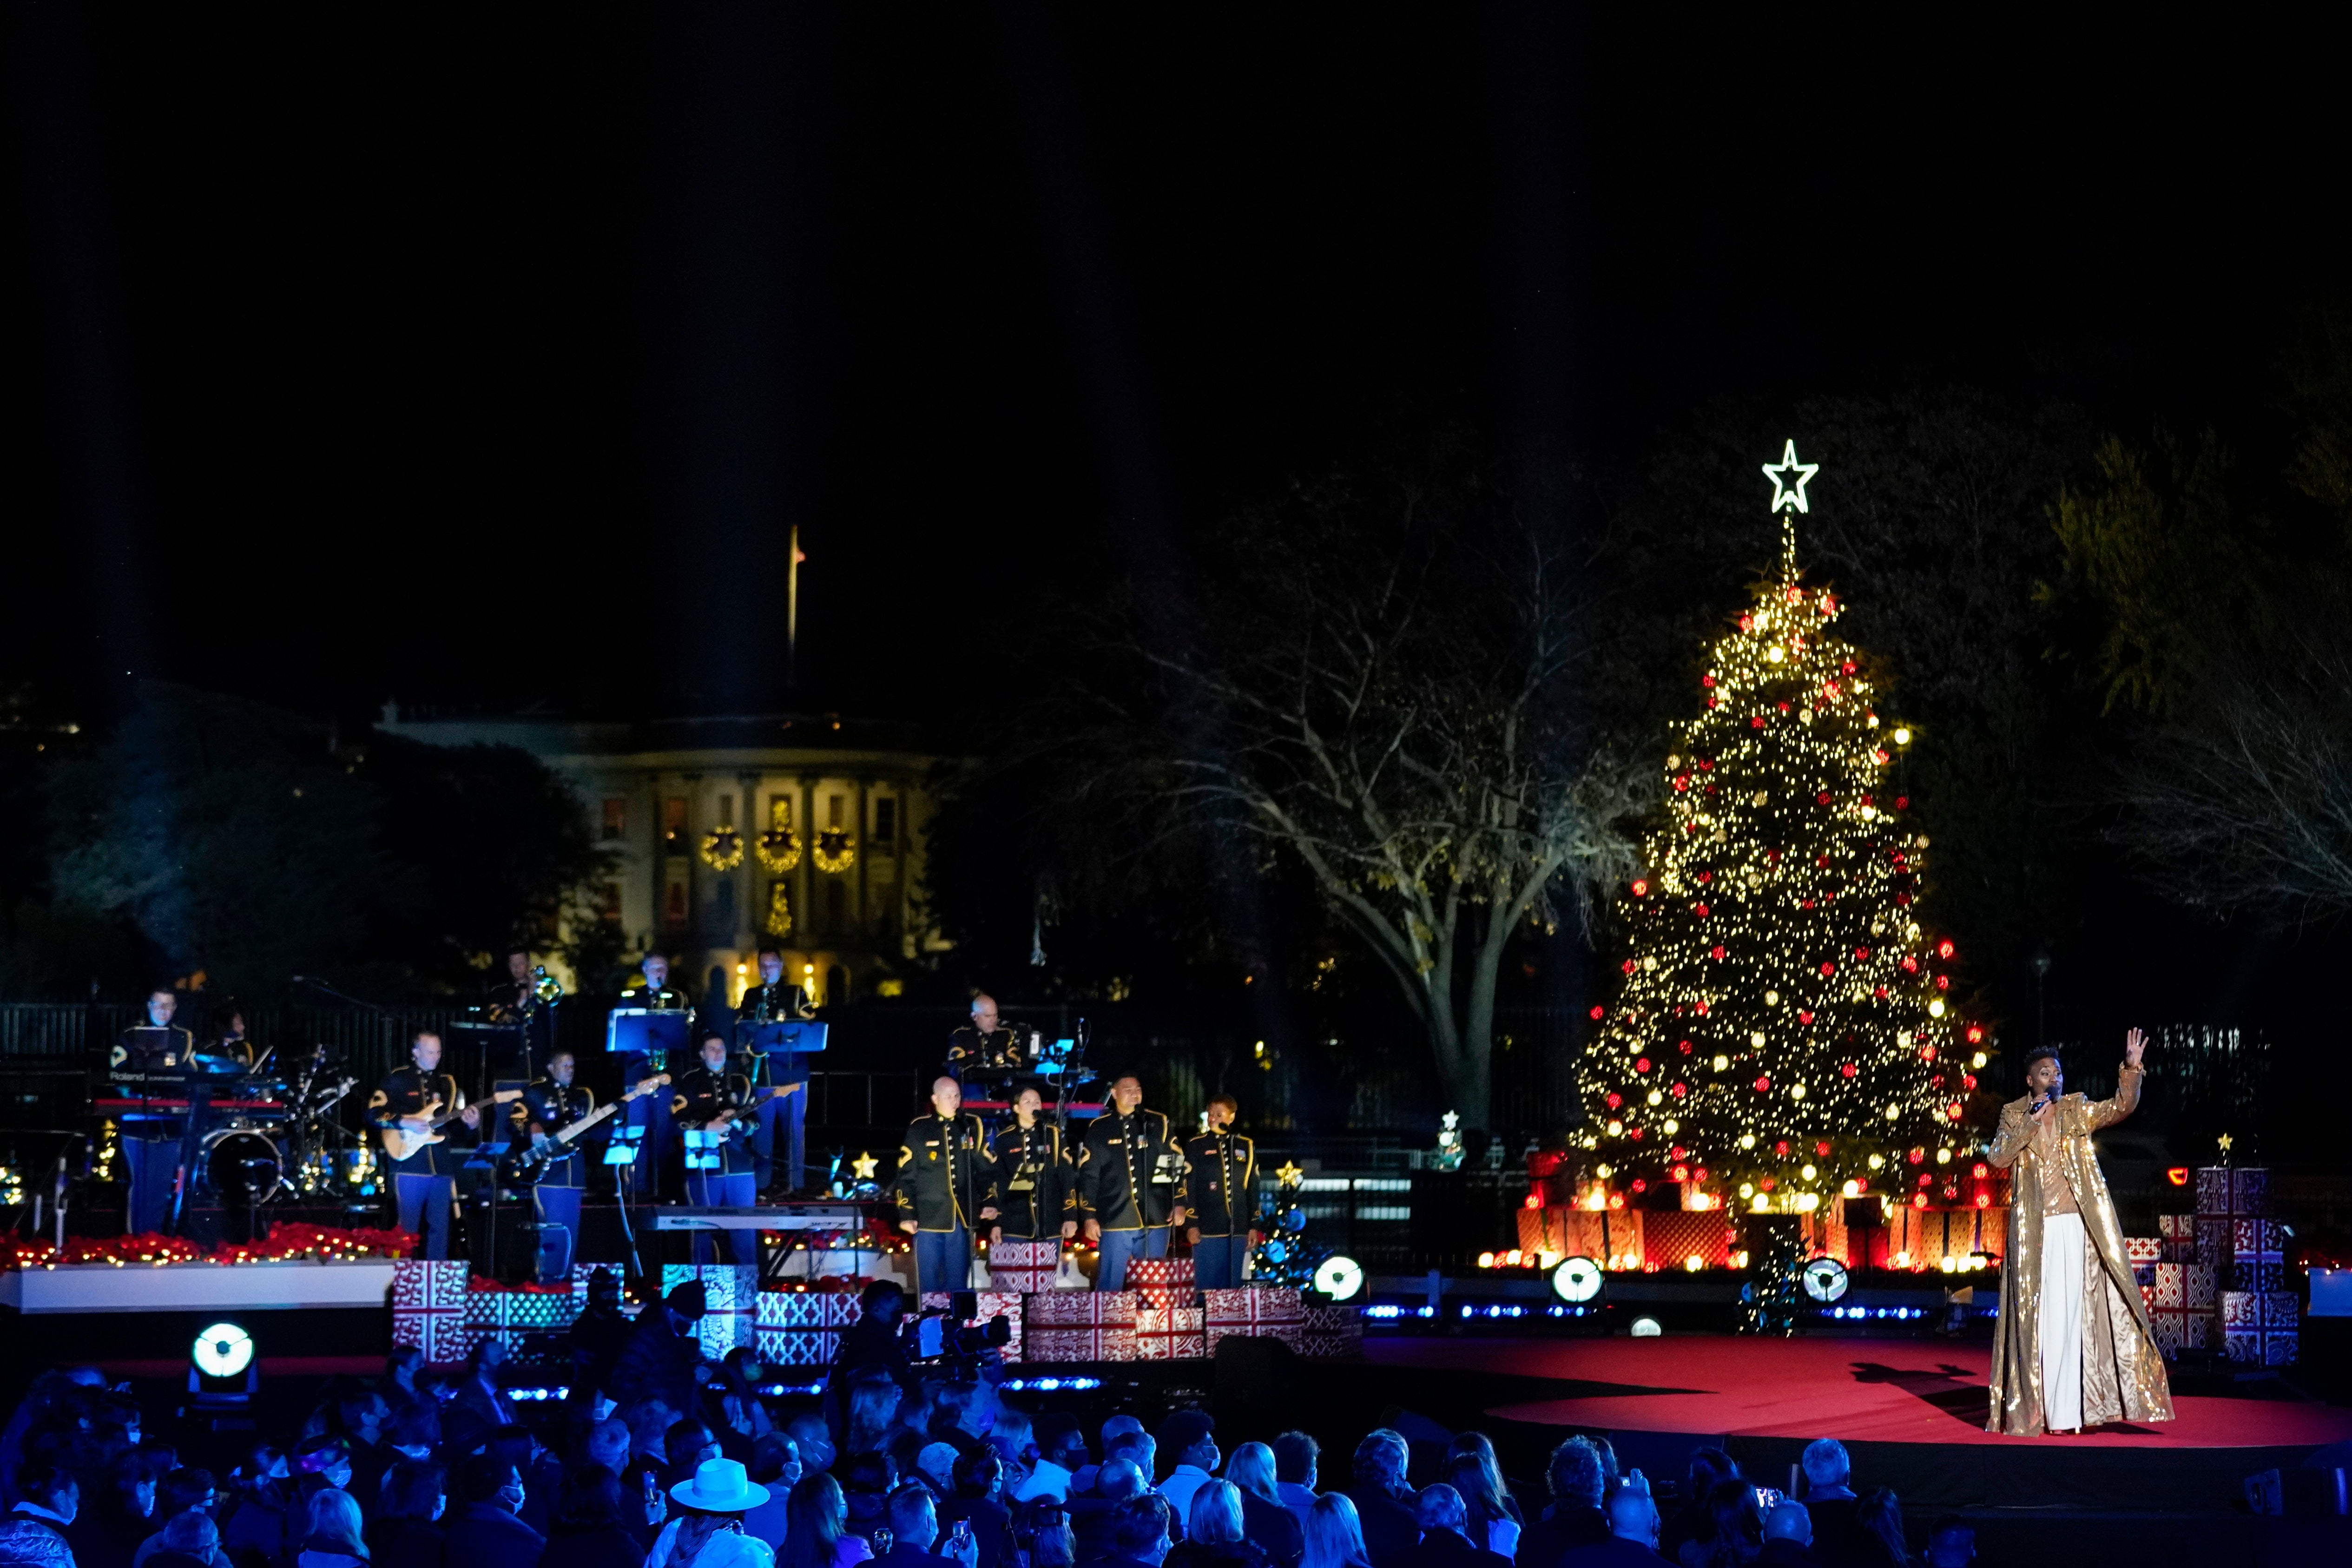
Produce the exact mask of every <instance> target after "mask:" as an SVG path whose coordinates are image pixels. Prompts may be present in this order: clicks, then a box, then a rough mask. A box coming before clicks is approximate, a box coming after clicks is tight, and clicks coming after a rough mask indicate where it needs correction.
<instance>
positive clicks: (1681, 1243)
mask: <svg viewBox="0 0 2352 1568" xmlns="http://www.w3.org/2000/svg"><path fill="white" fill-rule="evenodd" d="M1733 1240H1734V1233H1733V1231H1732V1228H1731V1226H1729V1225H1728V1224H1727V1223H1726V1221H1725V1219H1724V1216H1723V1214H1722V1212H1721V1211H1720V1210H1716V1209H1701V1210H1696V1211H1694V1210H1689V1209H1675V1210H1672V1211H1667V1210H1663V1209H1661V1210H1654V1211H1652V1212H1649V1213H1645V1214H1644V1215H1642V1248H1643V1254H1644V1256H1645V1257H1646V1258H1648V1260H1649V1261H1651V1262H1653V1263H1655V1264H1657V1265H1658V1266H1659V1267H1661V1268H1683V1267H1685V1265H1686V1264H1687V1263H1688V1262H1689V1261H1690V1259H1692V1258H1697V1259H1698V1260H1699V1264H1700V1267H1702V1268H1730V1267H1731V1249H1732V1243H1733Z"/></svg>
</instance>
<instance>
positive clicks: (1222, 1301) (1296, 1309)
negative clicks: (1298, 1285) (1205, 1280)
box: [1201, 1285, 1307, 1355]
mask: <svg viewBox="0 0 2352 1568" xmlns="http://www.w3.org/2000/svg"><path fill="white" fill-rule="evenodd" d="M1201 1297H1202V1304H1203V1305H1204V1306H1205V1307H1206V1308H1207V1310H1208V1314H1209V1317H1208V1334H1209V1353H1210V1354H1211V1355H1214V1354H1216V1353H1217V1342H1218V1341H1219V1340H1221V1339H1223V1338H1224V1337H1225V1336H1226V1335H1228V1334H1246V1335H1250V1336H1253V1337H1256V1338H1265V1339H1276V1340H1280V1341H1282V1342H1283V1343H1285V1344H1286V1345H1288V1346H1289V1347H1290V1348H1291V1349H1292V1350H1298V1349H1300V1348H1301V1347H1302V1345H1303V1343H1304V1342H1305V1339H1306V1334H1307V1295H1306V1292H1305V1291H1303V1290H1298V1289H1283V1288H1277V1287H1273V1286H1265V1285H1250V1286H1244V1287H1243V1288H1242V1289H1237V1290H1203V1291H1202V1292H1201Z"/></svg>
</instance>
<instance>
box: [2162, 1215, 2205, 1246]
mask: <svg viewBox="0 0 2352 1568" xmlns="http://www.w3.org/2000/svg"><path fill="white" fill-rule="evenodd" d="M2156 1234H2157V1236H2158V1238H2159V1239H2161V1240H2164V1241H2193V1240H2195V1239H2196V1237H2197V1216H2196V1215H2187V1214H2160V1215H2157V1216H2156Z"/></svg>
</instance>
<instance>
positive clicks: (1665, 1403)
mask: <svg viewBox="0 0 2352 1568" xmlns="http://www.w3.org/2000/svg"><path fill="white" fill-rule="evenodd" d="M1365 1352H1366V1354H1367V1355H1368V1356H1369V1358H1370V1360H1372V1361H1373V1362H1375V1363H1380V1364H1382V1365H1389V1366H1397V1367H1408V1366H1410V1367H1417V1368H1426V1369H1433V1370H1434V1369H1460V1370H1463V1371H1476V1372H1482V1373H1512V1374H1515V1375H1517V1376H1521V1377H1530V1378H1548V1379H1560V1380H1569V1381H1573V1382H1577V1383H1580V1384H1599V1385H1602V1389H1601V1391H1596V1392H1580V1393H1578V1394H1575V1395H1573V1396H1571V1397H1567V1398H1556V1399H1531V1400H1528V1401H1526V1402H1523V1403H1511V1404H1505V1405H1494V1406H1490V1407H1489V1413H1490V1414H1492V1415H1495V1416H1496V1417H1497V1418H1499V1419H1504V1420H1511V1421H1527V1422H1533V1423H1537V1424H1539V1425H1543V1426H1575V1427H1581V1428H1585V1429H1588V1430H1594V1429H1606V1430H1610V1431H1633V1432H1674V1433H1703V1434H1711V1435H1714V1436H1735V1437H1795V1438H1803V1439H1811V1438H1814V1437H1821V1436H1835V1437H1838V1438H1841V1439H1843V1441H1845V1442H1847V1443H1856V1442H1863V1443H1937V1444H1953V1443H1958V1444H1979V1443H1982V1444H1992V1445H1997V1446H2001V1447H2017V1446H2020V1445H2024V1446H2029V1447H2053V1448H2082V1447H2122V1448H2159V1449H2160V1448H2247V1447H2320V1446H2321V1445H2324V1444H2327V1443H2337V1442H2344V1441H2347V1440H2352V1410H2346V1409H2340V1408H2338V1407H2336V1406H2334V1405H2315V1404H2303V1403H2296V1402H2290V1401H2286V1400H2274V1399H2217V1398H2200V1397H2197V1396H2194V1395H2176V1396H2175V1398H2174V1401H2173V1403H2174V1405H2175V1407H2176V1415H2177V1419H2175V1420H2171V1421H2166V1422H2152V1423H2149V1424H2147V1425H2146V1426H2128V1425H2127V1426H2114V1427H2106V1428H2103V1429H2101V1430H2098V1431H2095V1432H2092V1433H2089V1434H2086V1435H2084V1436H2080V1437H2033V1438H2019V1437H2000V1436H1994V1435H1993V1434H1991V1433H1990V1432H1987V1431H1985V1430H1984V1421H1985V1408H1986V1406H1985V1370H1986V1364H1987V1357H1988V1355H1989V1354H1990V1346H1989V1345H1985V1344H1979V1343H1950V1344H1948V1343H1941V1342H1918V1343H1914V1342H1907V1341H1903V1340H1879V1339H1871V1340H1864V1339H1854V1340H1834V1339H1791V1340H1767V1339H1747V1338H1734V1337H1730V1336H1724V1337H1708V1336H1696V1335H1694V1336H1689V1337H1662V1338H1659V1339H1645V1340H1634V1339H1617V1338H1612V1339H1606V1340H1553V1341H1542V1342H1526V1341H1521V1342H1500V1341H1491V1340H1489V1341H1477V1340H1457V1341H1438V1340H1406V1339H1373V1340H1368V1341H1367V1342H1366V1343H1365ZM1531 1392H1532V1391H1531Z"/></svg>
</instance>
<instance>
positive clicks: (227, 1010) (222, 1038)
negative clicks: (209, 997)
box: [198, 1001, 258, 1072]
mask: <svg viewBox="0 0 2352 1568" xmlns="http://www.w3.org/2000/svg"><path fill="white" fill-rule="evenodd" d="M213 1019H214V1022H215V1026H216V1027H215V1030H214V1033H213V1037H212V1038H210V1039H208V1040H206V1041H205V1043H204V1045H203V1046H202V1047H199V1048H198V1054H199V1055H200V1056H204V1057H205V1058H210V1059H209V1060H207V1061H206V1062H205V1068H206V1069H207V1070H208V1071H212V1072H251V1071H252V1070H253V1064H254V1062H255V1061H256V1060H257V1059H258V1058H257V1057H255V1055H254V1052H253V1042H252V1041H251V1040H250V1039H248V1038H247V1037H246V1033H245V1004H243V1003H242V1002H236V1001H229V1002H224V1003H222V1004H221V1005H219V1006H217V1007H215V1008H214V1009H213Z"/></svg>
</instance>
